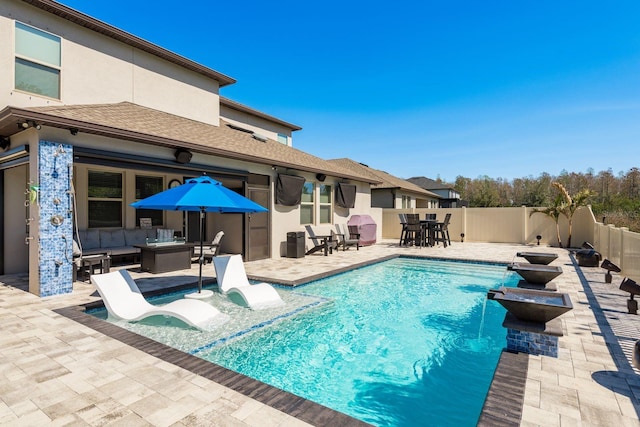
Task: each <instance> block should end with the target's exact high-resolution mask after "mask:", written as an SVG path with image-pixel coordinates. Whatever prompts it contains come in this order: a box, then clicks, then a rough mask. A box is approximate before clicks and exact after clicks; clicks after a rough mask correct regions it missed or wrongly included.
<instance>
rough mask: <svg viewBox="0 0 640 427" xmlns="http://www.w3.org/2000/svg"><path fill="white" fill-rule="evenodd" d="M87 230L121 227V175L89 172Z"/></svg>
mask: <svg viewBox="0 0 640 427" xmlns="http://www.w3.org/2000/svg"><path fill="white" fill-rule="evenodd" d="M87 198H88V203H89V206H88V207H89V228H101V227H122V174H121V173H115V172H103V171H89V189H88V193H87Z"/></svg>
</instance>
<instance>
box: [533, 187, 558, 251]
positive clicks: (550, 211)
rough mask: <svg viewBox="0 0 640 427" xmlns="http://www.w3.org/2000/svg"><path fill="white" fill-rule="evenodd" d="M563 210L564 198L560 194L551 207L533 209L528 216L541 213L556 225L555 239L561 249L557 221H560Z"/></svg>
mask: <svg viewBox="0 0 640 427" xmlns="http://www.w3.org/2000/svg"><path fill="white" fill-rule="evenodd" d="M564 209H565V204H564V198H563V197H562V195H561V194H558V195H557V196H556V198H555V199H554V201H553V204H552V205H551V206H547V207H546V208H535V209H534V210H532V211H531V213H530V214H529V216H531V215H533V214H535V213H542V214H545V215H546V216H548V217H549V218H551V219H552V220H553V222H554V223H555V224H556V237H557V239H558V246H560V247H561V248H562V247H563V246H562V238H561V237H560V222H559V221H560V216H561V215H562V213H563V211H564Z"/></svg>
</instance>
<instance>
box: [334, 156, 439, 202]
mask: <svg viewBox="0 0 640 427" xmlns="http://www.w3.org/2000/svg"><path fill="white" fill-rule="evenodd" d="M329 163H334V164H336V165H340V166H341V167H343V168H347V169H351V170H352V171H354V172H357V173H359V174H362V175H368V176H370V177H371V179H377V180H378V181H381V182H380V184H374V185H372V186H371V188H372V189H383V188H399V189H402V190H404V191H409V192H412V193H415V194H420V195H422V196H426V197H431V198H435V199H439V198H440V196H438V195H437V194H435V193H432V192H431V191H428V190H425V189H423V188H420V187H418V186H417V185H415V184H413V183H411V182H409V181H407V180H404V179H402V178H398V177H396V176H393V175H391V174H389V173H387V172H384V171H381V170H378V169H373V168H370V167H369V166H366V165H363V164H362V163H358V162H356V161H354V160H351V159H346V158H343V159H332V160H329Z"/></svg>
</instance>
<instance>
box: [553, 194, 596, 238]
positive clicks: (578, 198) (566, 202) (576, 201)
mask: <svg viewBox="0 0 640 427" xmlns="http://www.w3.org/2000/svg"><path fill="white" fill-rule="evenodd" d="M553 186H554V187H556V188H557V189H558V191H559V192H560V196H561V197H562V199H563V202H562V205H561V206H562V214H563V215H564V216H566V217H567V219H568V220H569V237H567V247H568V248H570V247H571V233H572V231H573V215H575V213H576V211H577V210H578V208H579V207H581V206H585V205H586V204H587V201H588V200H589V197H591V191H589V190H588V189H583V190H580V191H578V192H577V193H576V194H575V195H574V196H573V197H571V195H570V194H569V192H568V191H567V189H566V188H565V187H564V186H563V185H562V184H560V183H559V182H554V183H553Z"/></svg>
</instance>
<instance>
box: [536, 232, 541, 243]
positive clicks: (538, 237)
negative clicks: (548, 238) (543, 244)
mask: <svg viewBox="0 0 640 427" xmlns="http://www.w3.org/2000/svg"><path fill="white" fill-rule="evenodd" d="M536 239H537V240H538V246H540V239H542V236H541V235H539V234H538V235H537V236H536Z"/></svg>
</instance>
